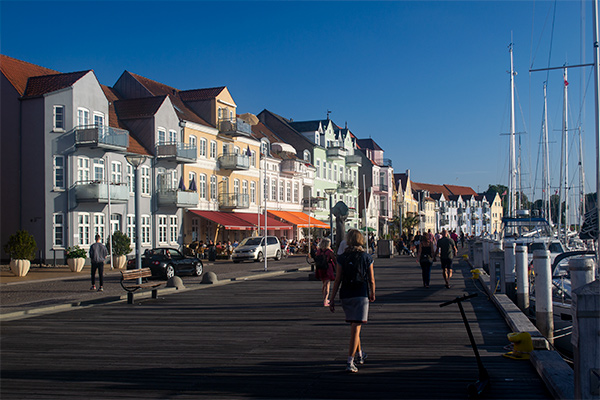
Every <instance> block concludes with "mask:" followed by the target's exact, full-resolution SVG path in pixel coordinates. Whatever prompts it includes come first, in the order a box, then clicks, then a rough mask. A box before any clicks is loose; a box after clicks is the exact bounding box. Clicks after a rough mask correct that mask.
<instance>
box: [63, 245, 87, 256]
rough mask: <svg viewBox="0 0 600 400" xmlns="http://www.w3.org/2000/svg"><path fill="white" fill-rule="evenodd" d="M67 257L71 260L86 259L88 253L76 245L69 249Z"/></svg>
mask: <svg viewBox="0 0 600 400" xmlns="http://www.w3.org/2000/svg"><path fill="white" fill-rule="evenodd" d="M66 257H67V259H69V258H86V257H87V253H86V251H85V250H84V249H82V248H81V247H79V246H77V245H75V246H73V247H69V248H68V249H67V251H66Z"/></svg>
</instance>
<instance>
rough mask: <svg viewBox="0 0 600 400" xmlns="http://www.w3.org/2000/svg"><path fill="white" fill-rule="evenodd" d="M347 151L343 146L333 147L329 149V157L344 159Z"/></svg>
mask: <svg viewBox="0 0 600 400" xmlns="http://www.w3.org/2000/svg"><path fill="white" fill-rule="evenodd" d="M346 153H347V150H346V149H345V148H344V147H341V146H331V147H328V148H327V157H329V158H344V157H346Z"/></svg>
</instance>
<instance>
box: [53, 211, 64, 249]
mask: <svg viewBox="0 0 600 400" xmlns="http://www.w3.org/2000/svg"><path fill="white" fill-rule="evenodd" d="M63 219H64V215H63V214H62V213H54V214H52V237H53V238H54V241H53V243H52V245H53V246H54V247H62V246H63V244H64V236H63V235H64V233H63V232H64V223H63Z"/></svg>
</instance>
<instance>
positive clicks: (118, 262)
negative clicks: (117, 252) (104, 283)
mask: <svg viewBox="0 0 600 400" xmlns="http://www.w3.org/2000/svg"><path fill="white" fill-rule="evenodd" d="M113 262H114V263H115V265H113V267H114V268H116V269H123V268H125V266H126V265H127V256H114V257H113Z"/></svg>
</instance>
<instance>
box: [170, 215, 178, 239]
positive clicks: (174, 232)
mask: <svg viewBox="0 0 600 400" xmlns="http://www.w3.org/2000/svg"><path fill="white" fill-rule="evenodd" d="M177 239H179V234H178V227H177V216H176V215H171V216H169V242H171V243H177Z"/></svg>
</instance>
